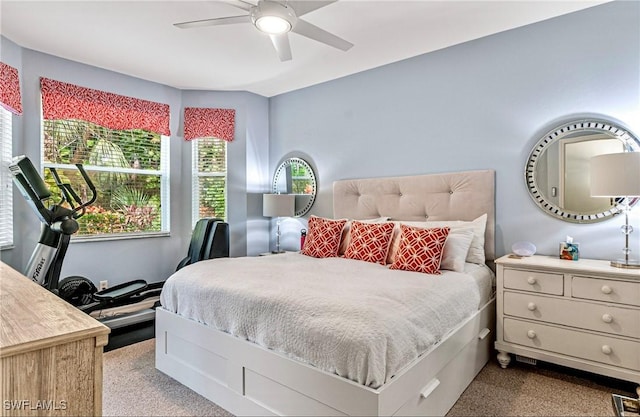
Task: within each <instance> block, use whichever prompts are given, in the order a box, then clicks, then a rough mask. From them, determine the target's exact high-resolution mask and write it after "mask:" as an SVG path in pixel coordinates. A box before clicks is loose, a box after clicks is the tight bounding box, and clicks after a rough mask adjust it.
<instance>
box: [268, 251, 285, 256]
mask: <svg viewBox="0 0 640 417" xmlns="http://www.w3.org/2000/svg"><path fill="white" fill-rule="evenodd" d="M285 252H286V251H284V250H272V251H271V253H272V254H274V255H277V254H279V253H285Z"/></svg>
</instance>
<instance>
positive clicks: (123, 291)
mask: <svg viewBox="0 0 640 417" xmlns="http://www.w3.org/2000/svg"><path fill="white" fill-rule="evenodd" d="M146 288H147V281H144V280H141V279H137V280H135V281H130V282H125V283H124V284H119V285H115V286H113V287H111V288H107V289H106V290H102V291H98V292H96V293H94V294H93V298H94V299H95V300H98V301H102V302H115V301H117V300H119V299H122V298H126V297H131V296H133V295H135V294H138V293H139V292H141V291H144V290H145V289H146Z"/></svg>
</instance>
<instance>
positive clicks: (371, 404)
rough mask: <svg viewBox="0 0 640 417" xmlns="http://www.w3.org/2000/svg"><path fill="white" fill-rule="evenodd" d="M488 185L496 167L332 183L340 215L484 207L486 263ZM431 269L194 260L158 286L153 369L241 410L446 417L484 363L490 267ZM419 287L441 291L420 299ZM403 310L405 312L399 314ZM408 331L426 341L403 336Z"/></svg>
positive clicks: (477, 212)
mask: <svg viewBox="0 0 640 417" xmlns="http://www.w3.org/2000/svg"><path fill="white" fill-rule="evenodd" d="M494 182H495V179H494V172H493V171H490V170H485V171H466V172H457V173H445V174H432V175H420V176H406V177H390V178H372V179H359V180H343V181H337V182H335V183H334V186H333V191H334V202H333V203H334V218H336V219H340V218H345V219H375V218H384V219H387V218H390V219H391V220H394V221H396V222H398V221H402V222H404V223H406V224H411V222H425V221H427V222H434V224H437V222H449V221H456V222H460V223H463V222H464V224H468V222H473V221H474V219H478V218H479V217H481V216H485V217H484V219H485V220H484V221H485V222H486V226H485V227H484V228H483V231H484V235H483V236H482V238H483V242H481V244H482V249H483V252H484V253H483V259H484V260H485V262H486V264H487V265H491V264H492V261H493V259H494V258H495V253H494V236H495V234H494V229H495V226H494V218H495V209H494V201H495V197H494ZM446 224H449V223H446ZM483 225H484V223H483ZM238 264H242V265H243V266H242V268H241V270H237V269H230V268H237V265H238ZM216 271H217V272H216ZM232 271H235V272H232ZM291 271H297V272H295V273H293V274H292V272H291ZM318 271H325V272H326V274H325V276H323V277H322V278H319V277H318V276H317V272H318ZM389 274H392V275H389ZM390 277H393V278H390ZM428 277H429V278H430V279H425V276H424V274H421V273H419V272H407V271H390V270H389V268H388V265H380V264H375V263H371V262H364V261H361V260H353V259H343V258H324V259H316V258H312V257H308V256H305V255H302V254H299V253H288V254H285V255H277V256H267V257H254V258H233V259H228V258H222V259H216V260H211V261H204V262H200V263H198V264H194V265H192V266H190V267H188V268H184V269H182V270H181V271H178V272H177V273H176V274H174V275H173V276H172V277H171V278H170V279H169V280H167V283H166V284H165V287H164V288H163V297H162V301H163V305H162V307H159V308H158V309H157V311H156V368H157V369H159V370H160V371H162V372H164V373H166V374H167V375H169V376H171V377H173V378H174V379H176V380H178V381H179V382H181V383H182V384H184V385H186V386H188V387H190V388H191V389H193V390H194V391H196V392H198V393H199V394H201V395H203V396H204V397H206V398H208V399H210V400H211V401H213V402H215V403H216V404H218V405H220V406H221V407H223V408H225V409H227V410H228V411H230V412H231V413H233V414H236V415H271V414H273V415H368V416H369V415H443V414H445V413H446V412H447V411H448V410H449V409H450V408H451V406H452V405H453V404H454V403H455V401H456V400H457V399H458V397H459V396H460V394H461V393H462V392H463V391H464V389H465V388H466V387H467V386H468V384H469V383H470V382H471V381H472V380H473V378H474V377H475V376H476V375H477V373H478V372H479V371H480V370H481V369H482V367H483V366H484V365H485V364H486V362H487V361H488V359H489V356H490V351H491V340H492V339H493V336H492V332H493V329H494V326H495V324H494V323H495V319H494V318H495V298H494V297H493V293H492V290H491V289H492V282H493V277H494V275H493V272H492V271H491V269H490V268H488V267H487V266H486V265H485V264H478V263H469V262H467V263H465V264H464V270H460V269H459V268H458V269H457V271H444V273H442V275H430V276H428ZM358 281H362V282H361V283H360V284H358ZM445 283H446V285H448V287H447V289H446V290H444V289H442V288H444V287H440V285H441V284H445ZM322 285H324V287H322V288H324V290H321V291H320V292H317V293H311V292H307V290H308V289H309V288H311V287H314V286H322ZM352 285H353V287H352ZM358 285H359V286H358ZM434 286H435V287H434ZM209 287H211V289H209ZM436 288H437V291H436V290H435V289H436ZM165 290H166V291H165ZM332 291H333V292H332ZM418 291H420V294H427V293H434V299H433V300H432V299H429V302H428V303H425V302H422V303H421V300H423V299H421V298H419V297H417V296H416V297H413V296H412V294H413V293H418ZM324 293H326V294H324ZM318 294H319V295H318ZM412 298H415V300H413V301H411V299H412ZM225 300H226V301H229V300H231V301H229V302H230V304H224V303H225V302H226V301H225ZM394 302H395V303H394ZM395 310H406V311H408V312H409V313H410V317H409V318H407V316H406V314H405V315H404V316H403V315H402V314H398V316H399V317H398V318H397V321H394V320H396V318H395V314H392V313H391V312H392V311H395ZM331 313H335V314H334V315H333V316H331V315H330V314H331ZM225 314H228V315H225ZM427 316H438V317H439V318H438V320H433V321H430V322H425V321H424V317H427ZM245 319H246V320H247V321H243V320H245ZM303 319H304V320H303ZM261 320H262V321H261ZM287 320H289V322H287ZM359 322H362V323H365V322H366V323H368V325H369V326H371V327H370V328H367V330H366V331H361V330H359V329H360V327H358V325H357V323H359ZM283 323H289V324H283ZM403 326H404V327H403ZM426 328H428V329H429V332H427V334H426V335H423V333H425V329H426ZM411 332H414V333H416V335H418V336H419V337H417V338H416V337H411V338H406V337H407V334H408V333H411ZM405 338H406V339H405ZM414 340H418V341H419V343H417V345H415V344H414V343H415V342H414ZM282 341H284V342H282ZM278 343H280V344H278ZM360 349H362V351H361V350H360ZM361 352H364V353H361ZM380 355H381V356H380ZM346 357H351V359H350V360H347V359H345V358H346Z"/></svg>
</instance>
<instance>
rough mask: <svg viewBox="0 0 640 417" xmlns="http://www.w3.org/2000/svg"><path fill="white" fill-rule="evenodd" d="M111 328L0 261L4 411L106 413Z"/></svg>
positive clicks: (0, 357) (0, 364) (23, 413)
mask: <svg viewBox="0 0 640 417" xmlns="http://www.w3.org/2000/svg"><path fill="white" fill-rule="evenodd" d="M109 331H110V330H109V328H108V327H107V326H105V325H103V324H102V323H100V322H98V321H97V320H95V319H93V318H92V317H90V316H89V315H87V314H85V313H83V312H81V311H80V310H78V309H77V308H75V307H73V306H72V305H71V304H69V303H67V302H65V301H63V300H62V299H60V298H59V297H57V296H56V295H54V294H52V293H51V292H49V291H47V290H46V289H44V288H43V287H41V286H40V285H38V284H36V283H34V282H32V281H31V280H30V279H28V278H27V277H25V276H24V275H22V274H20V273H19V272H17V271H15V270H14V269H12V268H11V267H9V266H8V265H6V264H4V263H2V262H0V375H2V380H1V382H0V390H1V391H2V404H1V405H0V409H1V410H2V411H1V412H0V415H2V416H5V415H6V416H27V415H30V416H33V415H38V416H49V415H52V416H89V415H96V416H99V415H102V353H103V347H104V346H105V345H106V344H107V341H108V334H109Z"/></svg>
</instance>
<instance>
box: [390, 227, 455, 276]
mask: <svg viewBox="0 0 640 417" xmlns="http://www.w3.org/2000/svg"><path fill="white" fill-rule="evenodd" d="M449 230H450V229H449V228H448V227H435V228H432V229H421V228H417V227H410V226H405V225H404V224H401V225H400V248H399V249H398V254H397V255H396V257H395V260H394V261H393V263H392V264H391V266H390V267H389V269H402V270H405V271H415V272H424V273H425V274H435V275H440V260H441V259H442V250H443V248H444V242H445V241H446V240H447V236H448V235H449Z"/></svg>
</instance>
